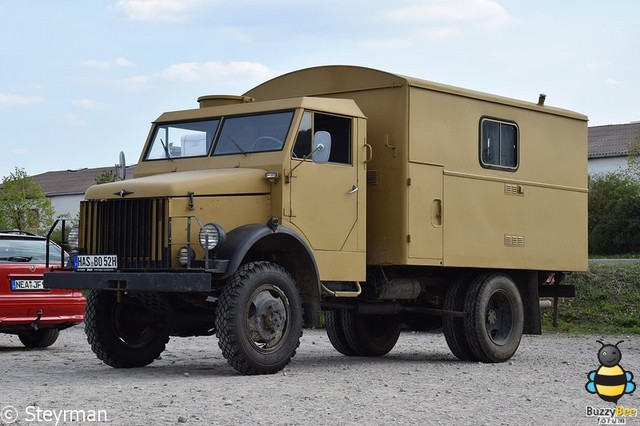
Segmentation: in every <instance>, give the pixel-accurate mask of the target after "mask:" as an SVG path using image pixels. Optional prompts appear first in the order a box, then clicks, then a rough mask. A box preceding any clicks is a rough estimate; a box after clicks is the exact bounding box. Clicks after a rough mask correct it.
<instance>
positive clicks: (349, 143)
mask: <svg viewBox="0 0 640 426" xmlns="http://www.w3.org/2000/svg"><path fill="white" fill-rule="evenodd" d="M307 114H309V115H310V116H311V146H313V138H314V137H315V133H316V132H317V128H316V115H318V114H320V115H322V116H326V117H334V118H337V119H341V120H345V122H347V123H348V127H349V129H348V133H347V137H348V140H347V144H346V147H347V148H348V153H347V154H348V161H346V162H344V161H331V158H329V161H328V162H327V163H326V164H330V165H339V166H350V167H354V161H355V159H354V155H355V152H354V146H353V143H354V140H355V137H354V134H353V132H354V122H353V117H350V116H347V115H340V114H333V113H329V112H325V111H318V110H314V109H305V110H303V113H302V118H301V119H300V123H299V126H298V129H297V131H298V132H297V134H296V136H295V138H294V141H293V146H292V147H291V153H290V155H291V158H292V159H294V160H300V161H301V160H306V161H312V158H311V156H309V157H307V158H306V159H304V158H303V157H298V156H297V155H296V154H294V151H295V149H296V144H297V143H298V137H299V134H300V127H301V126H302V123H303V122H304V119H305V116H306V115H307ZM332 136H333V135H332ZM332 139H333V138H332ZM311 146H310V147H309V148H310V149H311ZM331 146H332V148H331V150H332V152H333V147H334V145H333V141H332V143H331ZM309 152H311V151H309ZM308 154H309V153H307V154H304V155H308Z"/></svg>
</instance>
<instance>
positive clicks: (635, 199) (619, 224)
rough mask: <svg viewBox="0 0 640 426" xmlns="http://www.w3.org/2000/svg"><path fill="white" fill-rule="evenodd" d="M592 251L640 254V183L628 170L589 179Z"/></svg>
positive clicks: (590, 245) (593, 252)
mask: <svg viewBox="0 0 640 426" xmlns="http://www.w3.org/2000/svg"><path fill="white" fill-rule="evenodd" d="M589 251H590V252H591V253H592V254H605V255H608V254H627V253H640V182H639V179H638V177H637V176H634V175H633V174H631V173H629V172H628V171H624V172H623V171H620V172H612V173H607V174H604V175H596V176H592V177H590V178H589Z"/></svg>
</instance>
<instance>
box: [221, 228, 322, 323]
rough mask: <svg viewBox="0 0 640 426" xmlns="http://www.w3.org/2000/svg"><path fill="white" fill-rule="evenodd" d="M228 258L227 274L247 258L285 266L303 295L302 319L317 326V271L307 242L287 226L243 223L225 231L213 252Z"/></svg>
mask: <svg viewBox="0 0 640 426" xmlns="http://www.w3.org/2000/svg"><path fill="white" fill-rule="evenodd" d="M216 258H217V259H220V260H228V266H227V270H226V272H225V273H224V275H222V276H221V277H220V278H227V277H228V276H230V275H232V274H233V273H235V272H236V271H237V270H238V268H239V267H240V265H242V264H243V263H246V262H254V261H260V260H265V261H269V262H275V263H277V264H279V265H281V266H282V267H284V268H285V269H286V270H287V271H288V272H289V273H290V274H291V275H292V276H293V279H294V280H295V281H296V284H297V285H298V288H299V291H300V295H301V297H302V303H303V309H304V323H305V326H308V327H318V326H320V294H321V291H320V274H319V272H318V265H317V264H316V261H315V258H314V255H313V251H312V250H311V247H309V245H308V244H307V242H306V241H305V240H304V239H303V238H302V237H301V236H300V235H299V234H298V233H296V232H295V231H294V230H292V229H290V228H287V227H286V226H281V225H279V226H268V225H260V224H252V225H244V226H240V227H238V228H235V229H233V230H232V231H230V232H229V233H228V234H227V238H226V240H225V242H224V243H223V244H222V246H221V247H220V249H219V250H218V253H217V255H216Z"/></svg>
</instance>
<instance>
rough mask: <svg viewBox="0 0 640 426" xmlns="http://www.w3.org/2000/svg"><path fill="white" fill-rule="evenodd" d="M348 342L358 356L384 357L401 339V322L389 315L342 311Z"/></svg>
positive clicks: (343, 325)
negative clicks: (357, 313) (358, 313)
mask: <svg viewBox="0 0 640 426" xmlns="http://www.w3.org/2000/svg"><path fill="white" fill-rule="evenodd" d="M341 317H342V327H343V331H344V335H345V339H346V342H348V344H349V347H351V349H352V350H353V352H354V354H355V355H357V356H382V355H386V354H387V353H389V351H390V350H391V349H393V347H394V346H395V345H396V342H397V341H398V338H399V337H400V325H401V324H400V322H398V321H397V320H396V318H394V317H392V316H389V315H356V314H354V313H353V312H351V311H348V310H343V311H342V316H341Z"/></svg>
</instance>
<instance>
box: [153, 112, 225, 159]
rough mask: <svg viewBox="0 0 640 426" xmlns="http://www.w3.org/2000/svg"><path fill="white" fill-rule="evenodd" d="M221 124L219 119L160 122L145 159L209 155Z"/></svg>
mask: <svg viewBox="0 0 640 426" xmlns="http://www.w3.org/2000/svg"><path fill="white" fill-rule="evenodd" d="M219 124H220V120H219V119H215V120H204V121H190V122H183V123H170V124H164V123H163V124H159V125H157V126H156V128H155V132H154V135H153V139H152V142H151V146H150V147H149V151H147V156H146V157H145V159H147V160H159V159H164V158H181V157H198V156H203V155H207V153H208V152H209V148H211V143H212V142H213V138H214V136H215V134H216V130H217V129H218V125H219Z"/></svg>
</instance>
